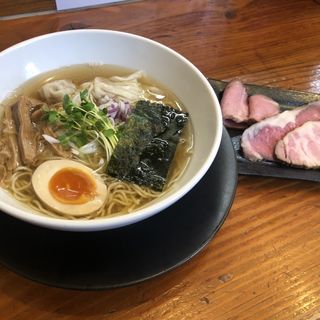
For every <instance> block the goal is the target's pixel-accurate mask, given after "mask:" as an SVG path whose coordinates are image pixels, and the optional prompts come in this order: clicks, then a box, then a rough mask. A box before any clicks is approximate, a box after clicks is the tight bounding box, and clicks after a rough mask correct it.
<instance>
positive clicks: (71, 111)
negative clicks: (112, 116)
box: [44, 90, 118, 161]
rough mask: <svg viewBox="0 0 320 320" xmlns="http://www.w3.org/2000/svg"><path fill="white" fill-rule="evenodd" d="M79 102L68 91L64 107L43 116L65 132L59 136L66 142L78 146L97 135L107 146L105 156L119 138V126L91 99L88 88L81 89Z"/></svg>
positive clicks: (60, 139)
mask: <svg viewBox="0 0 320 320" xmlns="http://www.w3.org/2000/svg"><path fill="white" fill-rule="evenodd" d="M80 101H81V102H80V105H78V104H76V103H75V102H73V101H72V99H71V98H70V96H69V95H65V96H64V98H63V110H61V111H57V110H47V111H46V113H45V116H44V120H46V121H47V122H48V124H50V125H56V126H58V127H59V129H60V128H61V129H62V130H59V131H60V132H62V133H61V134H60V135H59V136H58V140H59V141H60V143H61V144H62V145H64V146H68V145H70V143H73V144H74V145H76V146H77V147H78V148H80V147H82V146H84V145H86V144H87V143H89V142H90V141H92V140H95V139H97V138H98V142H99V143H100V145H101V146H102V147H103V148H104V149H105V152H106V160H107V161H109V159H110V157H111V154H112V152H113V150H114V148H115V146H116V144H117V142H118V137H117V135H116V129H115V127H114V125H113V124H112V122H111V121H110V120H109V118H108V116H107V115H106V114H105V113H104V112H102V111H100V110H99V108H98V107H97V106H96V105H95V104H94V103H93V102H92V101H90V98H89V94H88V90H83V91H81V92H80Z"/></svg>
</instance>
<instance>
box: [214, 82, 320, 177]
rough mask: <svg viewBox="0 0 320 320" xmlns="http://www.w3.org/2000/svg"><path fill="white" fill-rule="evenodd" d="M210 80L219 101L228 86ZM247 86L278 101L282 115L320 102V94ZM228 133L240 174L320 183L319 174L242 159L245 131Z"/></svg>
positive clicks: (312, 171) (317, 172)
mask: <svg viewBox="0 0 320 320" xmlns="http://www.w3.org/2000/svg"><path fill="white" fill-rule="evenodd" d="M208 80H209V82H210V84H211V86H212V88H213V89H214V91H215V93H216V95H217V96H218V98H219V101H220V100H221V98H222V95H223V91H224V88H225V86H226V84H227V83H228V82H225V81H221V80H216V79H210V78H209V79H208ZM245 86H246V89H247V92H248V94H249V95H252V94H264V95H266V96H268V97H270V98H272V99H273V100H275V101H277V102H278V103H279V104H280V109H281V111H284V110H289V109H294V108H296V107H299V106H303V105H305V104H308V103H310V102H313V101H320V94H317V93H311V92H303V91H295V90H285V89H280V88H275V87H267V86H259V85H254V84H245ZM228 132H229V135H230V137H231V140H232V144H233V148H234V150H235V152H236V158H237V163H238V173H239V174H243V175H254V176H263V177H273V178H285V179H298V180H307V181H315V182H320V170H310V169H302V168H293V167H289V166H286V165H284V164H281V163H277V162H271V161H259V162H253V161H249V160H247V159H246V158H244V157H243V154H242V151H241V146H240V140H241V135H242V132H243V130H241V129H228Z"/></svg>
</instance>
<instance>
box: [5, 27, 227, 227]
mask: <svg viewBox="0 0 320 320" xmlns="http://www.w3.org/2000/svg"><path fill="white" fill-rule="evenodd" d="M67 33H73V34H76V33H104V34H119V35H123V36H127V37H133V38H137V39H140V40H141V41H146V42H149V43H151V44H153V45H155V46H159V47H161V48H162V49H164V50H166V51H168V52H169V53H171V54H172V55H174V56H176V57H177V58H178V59H180V60H182V61H183V62H184V63H185V64H187V65H188V66H189V67H190V68H191V69H192V70H193V71H194V72H195V73H196V74H197V76H198V77H199V78H200V79H201V80H202V82H203V85H204V86H205V88H206V90H207V91H208V94H209V95H210V96H211V99H212V100H213V102H214V104H215V105H217V106H219V101H218V98H217V96H216V95H215V93H214V91H213V89H212V87H211V85H210V83H209V81H208V80H207V78H206V77H205V76H204V75H203V74H202V73H201V71H200V70H199V69H198V68H197V67H196V66H195V65H194V64H192V63H191V62H190V61H189V60H188V59H186V58H185V57H184V56H182V55H181V54H180V53H178V52H177V51H175V50H173V49H171V48H169V47H167V46H166V45H164V44H161V43H159V42H157V41H155V40H152V39H149V38H146V37H143V36H140V35H137V34H133V33H129V32H123V31H115V30H107V29H80V30H67V31H58V32H53V33H48V34H44V35H40V36H36V37H33V38H30V39H27V40H24V41H22V42H19V43H17V44H15V45H12V46H11V47H9V48H7V49H4V50H3V51H1V52H0V58H1V56H3V55H6V54H9V53H10V52H11V51H14V50H16V49H18V48H20V47H23V46H25V45H28V44H30V43H33V42H37V41H39V40H41V39H48V38H54V37H58V36H60V35H61V34H67ZM217 109H219V110H215V111H216V112H217V113H218V116H220V119H222V117H221V111H220V108H217ZM217 120H218V119H217ZM215 129H216V140H215V141H216V142H217V143H215V144H214V145H213V147H212V148H211V151H210V153H209V155H208V157H207V159H206V161H205V162H204V163H203V165H202V166H201V167H200V168H199V170H198V172H197V174H196V175H195V176H194V177H193V178H192V179H190V180H189V181H188V183H186V184H184V185H183V187H182V188H180V189H179V190H177V191H176V192H174V193H173V194H171V195H170V196H169V197H167V198H166V201H165V202H161V201H160V204H159V203H155V204H151V205H150V206H147V207H146V208H142V209H140V210H137V211H135V212H132V213H129V214H124V215H119V216H114V217H105V218H104V217H102V218H97V219H92V220H67V219H60V218H53V217H49V216H42V215H37V214H34V213H31V212H26V211H24V210H22V209H18V208H16V207H14V206H11V205H8V204H6V203H4V202H3V201H0V210H2V211H4V212H6V213H7V214H9V215H11V216H13V217H15V218H18V219H20V220H23V221H25V222H29V223H31V224H34V225H38V226H41V227H45V228H50V229H56V230H63V231H77V232H89V231H100V230H107V229H115V228H120V227H123V226H126V225H130V224H133V223H136V222H139V221H142V220H144V219H147V218H149V217H151V216H153V215H154V214H156V213H159V212H161V211H163V210H164V209H166V208H167V207H169V206H170V205H172V204H173V203H175V202H176V201H178V200H179V199H181V198H182V197H183V196H184V195H185V194H186V193H187V192H189V191H190V190H191V189H192V188H193V187H194V186H195V185H196V184H197V183H198V182H199V181H200V180H201V178H202V177H203V176H204V175H205V173H206V172H207V171H208V169H209V168H210V166H211V164H212V163H213V161H214V158H215V156H216V154H217V152H218V149H219V147H220V143H221V139H222V130H223V125H222V120H220V121H217V123H216V128H215Z"/></svg>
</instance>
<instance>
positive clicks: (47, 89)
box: [39, 80, 76, 103]
mask: <svg viewBox="0 0 320 320" xmlns="http://www.w3.org/2000/svg"><path fill="white" fill-rule="evenodd" d="M75 91H76V86H75V84H74V83H73V82H72V81H70V80H55V81H51V82H48V83H46V84H44V85H43V86H42V87H41V88H40V90H39V92H40V95H41V97H42V98H44V99H45V100H46V101H47V102H48V103H56V102H61V101H62V100H63V97H64V95H66V94H68V95H73V94H74V93H75Z"/></svg>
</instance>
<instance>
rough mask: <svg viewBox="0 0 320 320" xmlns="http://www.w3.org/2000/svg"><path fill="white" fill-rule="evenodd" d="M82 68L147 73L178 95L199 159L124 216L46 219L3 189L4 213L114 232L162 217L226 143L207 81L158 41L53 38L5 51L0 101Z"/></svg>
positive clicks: (98, 33)
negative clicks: (63, 70)
mask: <svg viewBox="0 0 320 320" xmlns="http://www.w3.org/2000/svg"><path fill="white" fill-rule="evenodd" d="M82 63H105V64H113V65H119V66H123V67H128V68H131V69H137V70H144V71H145V72H146V73H147V74H148V75H149V76H151V77H152V78H154V79H156V80H158V81H159V82H160V83H163V84H164V85H165V86H166V87H167V88H169V89H170V90H171V91H172V92H174V93H175V95H176V96H177V97H178V98H179V99H180V100H181V101H182V103H183V104H184V105H185V107H186V109H187V111H188V112H189V114H190V120H191V122H192V125H193V128H194V141H195V144H194V154H193V155H192V158H191V161H190V163H189V165H188V167H187V169H186V171H185V172H184V174H183V176H182V177H181V179H179V181H178V182H177V183H176V184H175V185H174V187H173V188H172V189H171V191H170V192H168V193H167V194H166V195H165V196H163V197H160V198H159V200H157V201H155V202H153V203H152V204H150V205H149V206H148V207H146V208H144V209H142V210H137V211H136V212H133V213H130V214H127V215H122V216H118V217H112V218H101V219H96V220H90V221H87V220H76V221H73V220H72V221H70V220H65V219H57V218H50V217H45V216H42V215H39V214H36V213H34V212H32V210H30V209H28V208H26V207H25V206H24V205H23V204H21V203H19V202H18V201H16V200H15V199H13V198H12V197H11V196H10V194H8V192H6V191H5V190H2V189H0V210H2V211H3V212H6V213H7V214H10V215H12V216H14V217H16V218H18V219H21V220H24V221H27V222H29V223H33V224H36V225H40V226H44V227H48V228H53V229H60V230H69V231H95V230H105V229H112V228H117V227H121V226H125V225H129V224H132V223H135V222H138V221H140V220H143V219H146V218H148V217H150V216H152V215H154V214H156V213H158V212H160V211H161V210H163V209H165V208H166V207H168V206H170V205H171V204H173V203H174V202H175V201H177V200H179V199H180V198H181V197H182V196H184V195H185V194H186V193H187V192H188V191H189V190H190V189H192V188H193V187H194V186H195V184H196V183H197V182H198V181H199V180H200V179H201V178H202V177H203V175H204V174H205V173H206V171H207V170H208V169H209V167H210V165H211V164H212V162H213V161H214V158H215V156H216V153H217V151H218V148H219V145H220V141H221V136H222V120H221V119H222V118H221V113H220V106H219V102H218V100H217V97H216V95H215V93H214V91H213V90H212V88H211V87H210V85H209V83H208V81H207V79H206V78H205V77H204V76H203V75H202V74H201V72H200V71H199V70H198V69H197V68H196V67H195V66H194V65H193V64H192V63H190V62H189V61H188V60H186V59H185V58H184V57H182V56H181V55H180V54H178V53H177V52H175V51H173V50H171V49H169V48H168V47H166V46H164V45H161V44H159V43H157V42H155V41H152V40H149V39H146V38H143V37H140V36H137V35H133V34H128V33H123V32H117V31H108V30H73V31H64V32H57V33H51V34H47V35H44V36H40V37H36V38H33V39H30V40H27V41H24V42H21V43H19V44H17V45H14V46H12V47H10V48H8V49H6V50H4V51H2V52H1V53H0V70H1V74H2V77H0V101H2V100H3V99H4V98H5V97H6V96H7V95H9V94H10V92H11V91H13V90H14V89H15V88H17V87H18V86H19V85H21V84H22V83H23V82H25V81H26V80H28V79H30V78H32V77H33V76H36V75H38V74H40V73H43V72H46V71H49V70H52V69H57V68H59V67H62V66H68V65H73V64H82ZM199 203H201V199H199ZM195 205H196V204H195Z"/></svg>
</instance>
